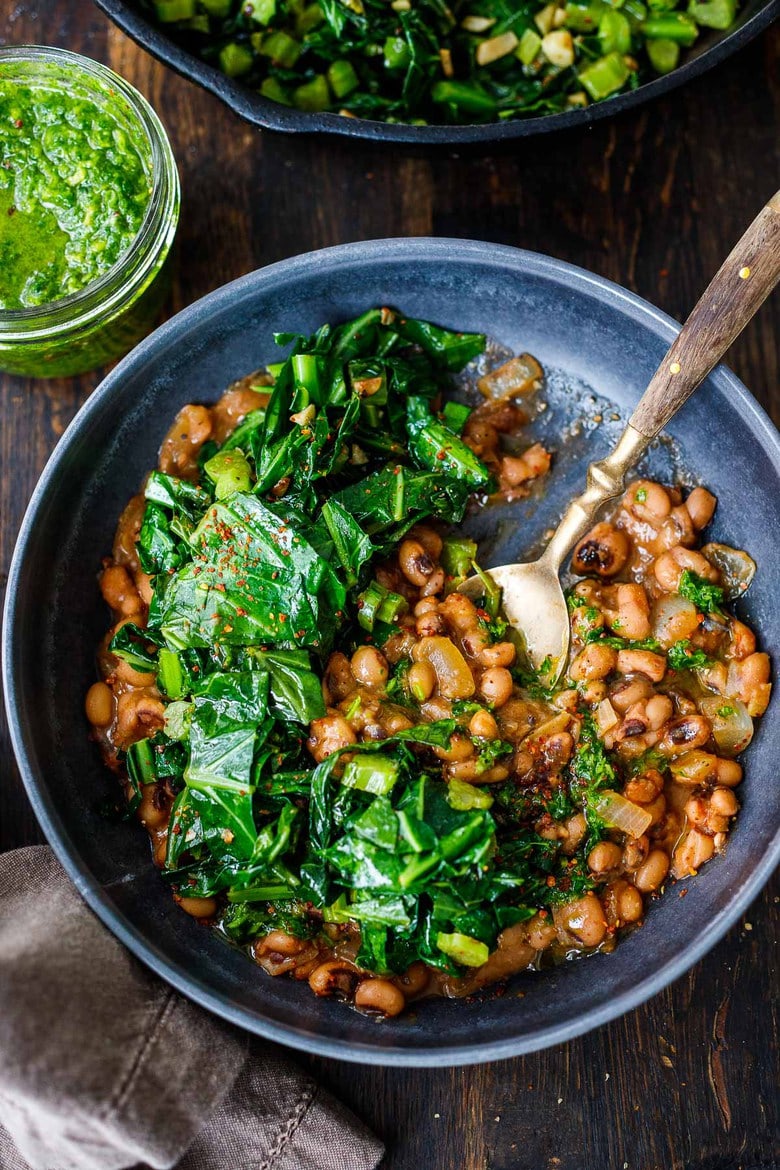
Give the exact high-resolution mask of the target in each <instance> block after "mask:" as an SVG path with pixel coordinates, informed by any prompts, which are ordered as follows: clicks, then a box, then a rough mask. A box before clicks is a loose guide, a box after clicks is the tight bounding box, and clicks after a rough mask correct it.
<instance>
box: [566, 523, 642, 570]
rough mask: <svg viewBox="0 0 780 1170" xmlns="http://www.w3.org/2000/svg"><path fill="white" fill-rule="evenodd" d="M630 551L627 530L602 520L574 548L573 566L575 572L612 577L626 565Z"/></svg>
mask: <svg viewBox="0 0 780 1170" xmlns="http://www.w3.org/2000/svg"><path fill="white" fill-rule="evenodd" d="M629 551H630V550H629V543H628V537H627V536H626V534H625V532H623V531H621V529H620V528H616V527H615V525H614V524H608V523H606V522H602V523H600V524H597V525H596V526H595V527H594V528H591V530H590V532H588V533H586V535H585V536H583V538H582V540H581V541H580V542H579V544H578V545H577V547H576V548H575V550H574V554H573V556H572V563H571V567H572V569H573V571H574V572H575V573H583V574H585V573H597V574H598V576H599V577H612V576H614V575H615V573H619V572H620V570H621V569H622V568H623V566H624V565H625V563H626V561H627V560H628V554H629Z"/></svg>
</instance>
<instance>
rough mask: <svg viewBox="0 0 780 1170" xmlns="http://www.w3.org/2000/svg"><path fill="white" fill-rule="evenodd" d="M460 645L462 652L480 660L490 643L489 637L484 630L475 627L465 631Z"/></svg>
mask: <svg viewBox="0 0 780 1170" xmlns="http://www.w3.org/2000/svg"><path fill="white" fill-rule="evenodd" d="M461 645H462V646H463V652H464V654H468V656H469V658H479V659H480V661H482V654H483V651H484V650H485V649H486V648H487V647H488V646H489V645H490V638H489V637H488V635H487V634H486V633H485V631H484V630H481V629H480V628H479V627H477V628H476V629H473V630H467V631H466V633H465V634H464V635H463V637H462V638H461Z"/></svg>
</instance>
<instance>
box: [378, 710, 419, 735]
mask: <svg viewBox="0 0 780 1170" xmlns="http://www.w3.org/2000/svg"><path fill="white" fill-rule="evenodd" d="M382 722H383V725H384V729H385V731H386V732H387V734H388V735H396V734H397V733H398V732H399V731H408V730H409V728H410V727H414V720H412V719H410V718H409V716H408V715H407V714H406V712H405V711H397V710H396V711H387V712H385V713H383V716H382Z"/></svg>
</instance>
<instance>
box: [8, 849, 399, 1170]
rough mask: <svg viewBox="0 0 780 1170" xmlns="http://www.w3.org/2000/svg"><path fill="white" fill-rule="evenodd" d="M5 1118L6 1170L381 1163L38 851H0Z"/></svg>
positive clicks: (342, 1114) (322, 1099)
mask: <svg viewBox="0 0 780 1170" xmlns="http://www.w3.org/2000/svg"><path fill="white" fill-rule="evenodd" d="M258 977H261V976H260V975H259V974H258ZM0 1126H1V1127H2V1128H0V1170H127V1168H128V1167H133V1166H137V1165H142V1166H147V1167H150V1168H151V1170H171V1168H172V1167H176V1166H180V1167H181V1170H236V1167H238V1166H240V1167H241V1168H242V1170H266V1168H268V1170H314V1168H315V1167H316V1170H329V1168H330V1167H331V1166H333V1167H334V1168H335V1167H338V1170H373V1168H374V1167H375V1166H376V1165H377V1164H378V1162H379V1160H380V1158H381V1156H382V1146H381V1144H380V1143H379V1142H378V1141H377V1140H376V1139H375V1138H373V1137H372V1135H371V1134H370V1133H369V1132H368V1131H367V1130H366V1129H365V1128H364V1127H363V1126H362V1125H361V1124H360V1122H358V1121H357V1120H356V1119H355V1118H354V1117H353V1116H352V1115H351V1114H349V1113H348V1112H347V1111H346V1110H344V1109H343V1108H342V1107H341V1106H340V1105H339V1104H338V1103H337V1102H335V1101H334V1100H332V1099H331V1098H330V1097H329V1096H328V1095H327V1094H325V1093H323V1092H322V1091H320V1090H319V1089H318V1086H317V1085H316V1083H315V1082H314V1081H312V1080H311V1079H310V1078H309V1077H307V1076H306V1075H305V1074H303V1073H302V1072H301V1071H300V1070H298V1069H296V1068H295V1066H294V1065H293V1064H291V1063H290V1062H289V1061H288V1060H287V1059H286V1058H285V1057H284V1056H283V1055H280V1050H278V1049H276V1048H274V1047H273V1046H272V1045H269V1044H265V1043H263V1042H260V1041H254V1040H253V1041H251V1042H250V1040H249V1037H248V1036H246V1035H245V1034H244V1033H242V1032H240V1031H239V1030H238V1029H235V1028H232V1027H230V1026H228V1025H226V1024H224V1023H222V1022H221V1021H219V1020H217V1019H215V1018H214V1017H212V1016H210V1015H209V1014H207V1013H206V1012H204V1011H202V1010H201V1009H200V1008H197V1007H195V1006H194V1005H193V1004H191V1003H189V1002H188V1001H187V1000H185V999H183V998H182V997H181V996H179V995H177V994H176V993H175V992H173V991H172V990H171V989H170V988H169V987H168V986H167V985H166V984H164V983H163V982H161V981H160V980H159V979H157V978H156V976H154V975H153V974H152V973H151V972H149V971H148V970H147V969H146V968H145V967H144V966H143V965H142V964H141V963H139V962H138V961H137V960H136V959H135V958H134V957H133V956H132V955H131V954H130V952H129V951H127V950H126V948H125V947H123V946H122V944H121V943H120V942H119V941H118V940H117V939H115V938H114V937H113V935H112V934H110V933H109V931H107V930H106V929H105V927H104V926H103V925H102V923H100V921H99V920H98V919H97V918H96V917H95V915H94V914H92V912H91V911H90V910H89V908H88V907H87V906H86V904H85V903H84V902H83V901H82V899H81V898H80V897H79V895H78V892H77V891H76V889H75V888H74V887H73V885H72V884H71V883H70V881H69V879H68V878H67V875H66V874H65V873H64V871H63V870H62V868H61V866H60V865H59V863H58V862H57V860H56V858H55V857H54V855H53V853H52V852H51V851H50V850H49V849H48V848H46V847H43V846H37V847H32V848H28V849H21V850H17V851H16V852H13V853H7V854H4V855H2V856H0Z"/></svg>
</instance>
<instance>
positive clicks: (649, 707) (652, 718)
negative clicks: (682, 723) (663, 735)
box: [645, 695, 674, 731]
mask: <svg viewBox="0 0 780 1170" xmlns="http://www.w3.org/2000/svg"><path fill="white" fill-rule="evenodd" d="M673 710H674V707H673V705H672V700H671V699H670V698H669V696H668V695H653V697H652V699H648V700H647V702H646V703H645V714H646V715H647V721H648V726H649V727H650V730H651V731H659V730H660V729H661V728H662V727H663V725H664V724H665V723H666V722H667V721H668V720H669V719H671V717H672V712H673Z"/></svg>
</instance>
